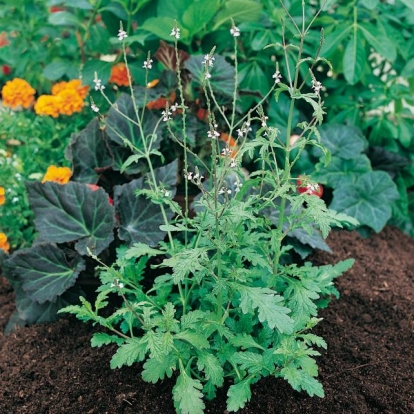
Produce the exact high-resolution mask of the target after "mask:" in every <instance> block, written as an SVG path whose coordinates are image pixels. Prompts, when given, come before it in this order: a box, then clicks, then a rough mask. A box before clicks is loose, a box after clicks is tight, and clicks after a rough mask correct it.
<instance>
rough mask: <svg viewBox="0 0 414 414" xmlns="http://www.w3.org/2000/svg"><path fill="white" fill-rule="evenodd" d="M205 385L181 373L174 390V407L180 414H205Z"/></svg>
mask: <svg viewBox="0 0 414 414" xmlns="http://www.w3.org/2000/svg"><path fill="white" fill-rule="evenodd" d="M201 389H203V385H202V384H201V382H200V381H199V380H198V379H197V380H195V379H193V378H191V377H189V376H188V375H187V374H186V373H185V372H184V373H181V374H180V375H179V376H178V378H177V382H176V383H175V385H174V388H173V399H174V407H175V409H176V410H177V412H179V413H180V414H203V413H204V407H205V405H204V402H203V393H202V392H201V391H200V390H201Z"/></svg>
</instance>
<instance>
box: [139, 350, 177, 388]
mask: <svg viewBox="0 0 414 414" xmlns="http://www.w3.org/2000/svg"><path fill="white" fill-rule="evenodd" d="M177 359H178V356H177V355H176V354H175V353H170V354H168V355H165V356H164V357H163V358H162V359H161V360H158V359H154V358H150V359H148V360H147V361H146V362H145V364H144V370H143V371H142V379H143V380H144V381H146V382H152V383H153V384H156V383H157V382H158V381H159V380H163V379H164V378H165V376H167V377H168V378H171V376H172V374H173V372H174V371H175V370H176V368H177Z"/></svg>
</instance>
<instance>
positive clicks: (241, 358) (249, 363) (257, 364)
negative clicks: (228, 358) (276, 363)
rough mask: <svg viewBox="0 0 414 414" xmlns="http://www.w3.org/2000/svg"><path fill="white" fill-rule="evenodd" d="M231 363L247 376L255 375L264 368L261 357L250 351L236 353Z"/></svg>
mask: <svg viewBox="0 0 414 414" xmlns="http://www.w3.org/2000/svg"><path fill="white" fill-rule="evenodd" d="M232 362H234V363H236V364H238V365H239V366H240V368H241V369H242V370H246V371H248V373H249V374H257V373H259V372H260V371H261V370H262V369H263V368H265V367H266V366H265V364H264V362H263V356H262V355H260V354H257V353H255V352H250V351H246V352H236V353H235V354H234V355H233V357H232Z"/></svg>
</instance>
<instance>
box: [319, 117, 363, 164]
mask: <svg viewBox="0 0 414 414" xmlns="http://www.w3.org/2000/svg"><path fill="white" fill-rule="evenodd" d="M318 129H319V132H320V135H321V141H322V144H323V145H324V146H325V147H326V148H327V149H328V150H329V151H330V153H331V155H332V156H334V155H336V156H338V157H340V158H343V159H345V160H351V159H353V158H355V156H356V155H358V154H360V153H361V152H362V151H364V150H365V149H366V148H367V147H368V141H367V139H366V138H365V137H364V136H363V135H362V132H361V130H359V129H358V128H356V127H354V126H348V125H339V124H338V125H322V126H321V127H320V128H318ZM312 152H313V153H314V154H315V155H316V156H317V157H321V156H322V151H321V150H320V149H319V148H316V147H315V148H313V149H312Z"/></svg>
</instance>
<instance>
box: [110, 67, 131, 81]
mask: <svg viewBox="0 0 414 414" xmlns="http://www.w3.org/2000/svg"><path fill="white" fill-rule="evenodd" d="M108 82H110V83H115V84H116V85H118V86H128V85H129V80H128V69H127V67H126V65H125V63H123V62H120V63H117V64H116V65H114V66H112V68H111V77H110V78H109V81H108Z"/></svg>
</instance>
